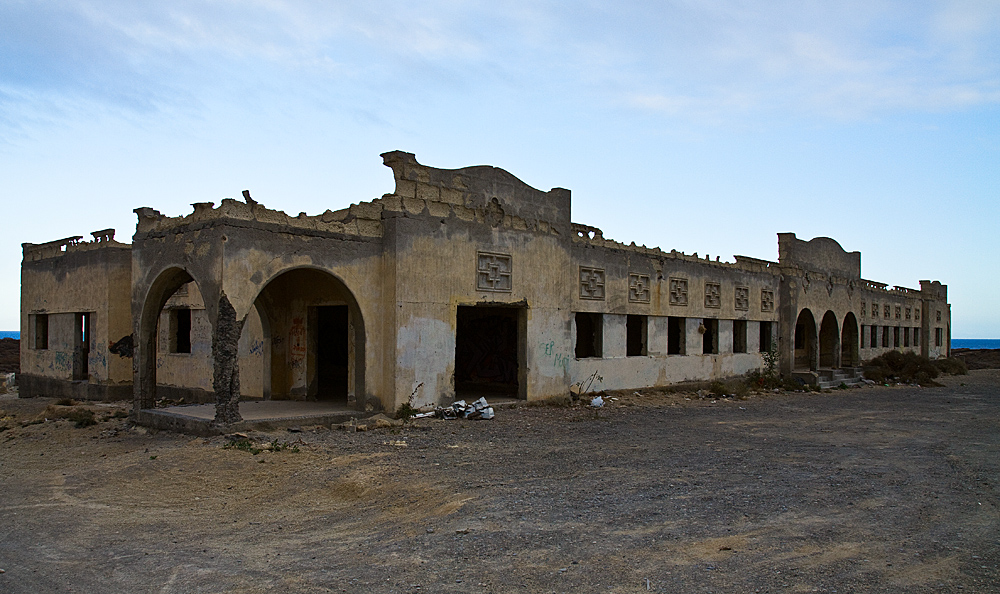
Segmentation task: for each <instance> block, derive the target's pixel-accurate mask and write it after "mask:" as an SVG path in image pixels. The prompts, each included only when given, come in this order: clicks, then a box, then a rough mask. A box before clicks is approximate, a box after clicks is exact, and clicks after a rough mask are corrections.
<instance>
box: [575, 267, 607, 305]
mask: <svg viewBox="0 0 1000 594" xmlns="http://www.w3.org/2000/svg"><path fill="white" fill-rule="evenodd" d="M580 299H592V300H594V301H604V269H603V268H589V267H587V266H581V267H580Z"/></svg>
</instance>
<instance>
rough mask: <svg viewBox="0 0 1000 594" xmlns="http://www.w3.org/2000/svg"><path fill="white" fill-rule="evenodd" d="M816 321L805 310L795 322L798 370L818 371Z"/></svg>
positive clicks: (796, 365) (796, 367)
mask: <svg viewBox="0 0 1000 594" xmlns="http://www.w3.org/2000/svg"><path fill="white" fill-rule="evenodd" d="M816 348H817V345H816V319H815V318H814V317H813V315H812V312H811V311H809V310H808V309H803V310H802V311H801V312H799V317H798V319H796V321H795V364H794V368H795V369H797V370H809V369H816Z"/></svg>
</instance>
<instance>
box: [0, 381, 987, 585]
mask: <svg viewBox="0 0 1000 594" xmlns="http://www.w3.org/2000/svg"><path fill="white" fill-rule="evenodd" d="M942 381H943V383H945V384H946V386H945V387H942V388H924V389H921V388H913V387H891V388H887V387H870V388H862V389H852V390H837V391H833V392H830V393H823V394H814V393H779V394H766V395H758V396H754V397H751V398H749V399H746V400H717V401H713V400H710V399H698V398H697V397H695V396H694V395H691V394H688V395H684V394H675V395H670V394H660V395H638V396H636V395H631V396H628V397H625V398H622V399H619V400H616V401H611V402H609V404H608V406H606V407H605V408H603V409H600V410H599V411H598V412H597V413H595V412H594V411H593V410H590V409H587V408H583V407H551V406H546V407H529V406H524V405H521V406H518V407H515V408H502V409H500V410H498V411H497V416H496V418H495V419H494V420H492V421H443V420H419V421H416V422H414V423H412V424H410V425H408V426H405V427H403V428H396V427H391V428H382V429H377V430H371V431H367V432H347V431H339V430H334V431H330V430H319V431H314V430H312V429H311V428H305V429H307V430H305V431H303V432H300V433H290V432H288V431H284V430H283V431H280V432H279V431H275V432H273V433H270V434H267V433H254V434H251V435H250V438H252V441H253V442H254V443H255V444H262V443H264V442H273V441H274V440H277V443H278V444H279V445H280V444H283V443H285V442H290V443H291V444H292V445H294V446H296V447H289V448H287V449H283V450H281V451H265V452H263V453H259V454H256V455H254V454H253V453H251V452H249V451H242V450H238V449H224V447H223V446H224V444H225V443H226V440H225V439H224V438H221V437H220V438H214V439H195V438H192V437H189V436H184V435H178V434H172V433H165V432H161V433H156V434H149V433H147V432H146V431H145V430H143V429H136V428H130V427H129V426H128V424H127V422H126V421H125V420H122V419H115V418H113V417H112V413H113V412H114V411H115V410H116V407H115V405H102V406H100V407H98V406H92V407H91V408H93V409H95V410H97V411H98V414H97V418H98V419H104V418H108V420H104V421H101V422H99V423H98V424H96V425H94V426H90V427H85V428H79V429H78V428H75V427H74V425H73V423H72V422H70V421H66V420H60V421H53V420H49V421H44V420H42V422H40V423H37V424H27V423H28V422H30V421H32V420H34V419H36V418H42V419H44V417H45V416H49V415H51V414H52V412H53V411H54V410H56V409H58V408H59V407H56V406H53V404H54V403H53V401H51V400H49V399H30V400H29V399H20V400H19V399H16V398H12V397H10V396H0V409H3V410H4V411H5V413H3V414H0V417H5V418H3V419H2V420H0V426H3V427H8V428H7V429H6V430H4V431H2V432H0V568H2V569H3V570H5V572H4V573H2V574H0V592H11V593H20V592H25V593H31V594H37V593H39V592H87V593H99V592H157V593H167V592H240V593H250V592H266V591H275V592H571V591H572V592H684V593H687V592H719V593H721V592H900V593H902V592H907V593H912V592H956V593H957V592H962V593H967V592H983V593H986V592H996V591H998V590H1000V569H998V567H1000V509H998V506H1000V497H998V487H1000V371H997V370H982V371H972V372H971V373H970V375H968V376H958V377H945V378H943V379H942ZM688 398H690V399H688ZM46 407H50V408H48V409H46ZM109 417H110V418H109ZM295 449H297V450H298V451H294V450H295Z"/></svg>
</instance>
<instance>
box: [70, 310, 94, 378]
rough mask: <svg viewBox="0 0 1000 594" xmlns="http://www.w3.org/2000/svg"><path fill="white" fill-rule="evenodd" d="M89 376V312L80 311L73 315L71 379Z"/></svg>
mask: <svg viewBox="0 0 1000 594" xmlns="http://www.w3.org/2000/svg"><path fill="white" fill-rule="evenodd" d="M89 376H90V314H89V313H87V312H81V313H78V314H76V315H75V316H74V325H73V379H74V380H76V381H79V380H85V379H88V377H89Z"/></svg>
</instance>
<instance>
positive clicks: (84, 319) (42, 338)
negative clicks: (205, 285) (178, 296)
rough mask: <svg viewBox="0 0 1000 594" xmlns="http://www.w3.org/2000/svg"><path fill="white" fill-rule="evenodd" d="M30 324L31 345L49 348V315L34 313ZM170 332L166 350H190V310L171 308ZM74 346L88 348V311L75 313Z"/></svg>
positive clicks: (187, 351) (178, 351)
mask: <svg viewBox="0 0 1000 594" xmlns="http://www.w3.org/2000/svg"><path fill="white" fill-rule="evenodd" d="M32 317H33V318H34V321H33V324H32V332H33V333H34V335H33V337H32V347H33V348H35V349H36V350H46V349H48V348H49V315H48V314H34V315H33V316H32ZM169 324H170V334H169V338H170V339H169V344H168V350H169V352H171V353H190V352H191V310H190V309H172V310H170V315H169ZM73 334H74V346H77V347H83V348H86V349H88V350H89V347H90V313H88V312H83V313H78V314H76V319H75V323H74V328H73Z"/></svg>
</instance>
